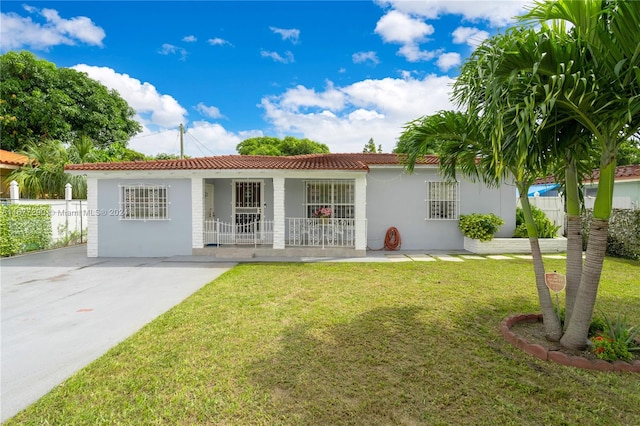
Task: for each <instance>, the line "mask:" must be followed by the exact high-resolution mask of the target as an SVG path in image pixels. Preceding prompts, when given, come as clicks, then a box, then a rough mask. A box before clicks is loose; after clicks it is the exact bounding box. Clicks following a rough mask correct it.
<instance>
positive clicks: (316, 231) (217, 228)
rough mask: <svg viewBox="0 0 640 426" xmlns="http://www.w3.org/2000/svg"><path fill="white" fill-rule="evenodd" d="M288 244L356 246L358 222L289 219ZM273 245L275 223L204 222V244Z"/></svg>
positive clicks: (299, 245)
mask: <svg viewBox="0 0 640 426" xmlns="http://www.w3.org/2000/svg"><path fill="white" fill-rule="evenodd" d="M286 225H287V226H286V245H287V246H295V247H321V248H325V247H355V245H356V221H355V219H307V218H287V219H286ZM251 244H252V245H255V246H257V245H262V244H273V221H271V220H265V221H262V222H252V223H248V224H244V225H234V224H232V223H227V222H222V221H220V220H218V219H216V220H205V221H204V245H205V246H206V245H216V246H220V245H251Z"/></svg>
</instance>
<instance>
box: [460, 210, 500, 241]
mask: <svg viewBox="0 0 640 426" xmlns="http://www.w3.org/2000/svg"><path fill="white" fill-rule="evenodd" d="M503 224H504V220H502V219H501V218H499V217H498V216H496V215H495V214H493V213H489V214H481V213H473V214H469V215H460V222H459V223H458V228H460V231H462V235H464V236H465V237H468V238H473V239H474V240H480V241H491V240H492V239H493V235H494V234H495V233H496V232H498V229H500V226H502V225H503Z"/></svg>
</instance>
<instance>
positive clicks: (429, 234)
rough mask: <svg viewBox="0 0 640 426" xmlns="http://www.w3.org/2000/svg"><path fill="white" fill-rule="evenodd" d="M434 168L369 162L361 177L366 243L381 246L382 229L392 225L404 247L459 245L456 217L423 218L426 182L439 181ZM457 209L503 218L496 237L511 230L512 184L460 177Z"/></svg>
mask: <svg viewBox="0 0 640 426" xmlns="http://www.w3.org/2000/svg"><path fill="white" fill-rule="evenodd" d="M441 180H442V178H441V177H440V175H439V173H438V170H437V168H436V167H424V166H423V167H416V168H415V171H414V173H413V174H411V175H409V174H407V173H405V172H404V170H403V169H402V168H401V167H377V168H376V167H372V168H371V171H370V173H369V175H368V176H367V206H366V211H367V245H368V248H369V249H373V250H376V249H381V248H383V247H384V240H385V236H386V233H387V230H388V229H389V228H390V227H395V228H397V229H398V232H399V234H400V238H401V242H402V244H401V249H404V250H463V249H464V240H463V236H462V233H461V232H460V230H459V229H458V220H428V219H427V200H426V197H427V189H426V188H427V182H428V181H441ZM459 183H460V214H470V213H495V214H496V215H498V216H500V217H501V218H502V219H504V221H505V224H504V225H503V226H502V227H501V229H500V231H499V233H498V234H497V236H498V237H510V236H511V235H512V234H513V231H514V229H515V200H516V195H515V187H513V186H509V185H503V186H502V187H501V188H497V189H495V188H486V187H484V186H483V185H482V184H479V183H473V182H469V181H465V180H460V182H459Z"/></svg>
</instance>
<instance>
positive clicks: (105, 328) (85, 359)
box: [0, 246, 234, 422]
mask: <svg viewBox="0 0 640 426" xmlns="http://www.w3.org/2000/svg"><path fill="white" fill-rule="evenodd" d="M203 260H207V259H202V258H200V259H197V258H192V257H179V258H117V259H116V258H97V259H96V258H92V259H90V258H87V257H86V247H85V246H76V247H69V248H64V249H59V250H52V251H47V252H40V253H35V254H28V255H24V256H19V257H15V258H8V259H2V260H1V261H0V268H1V275H0V276H1V278H2V281H1V289H2V292H1V296H2V301H1V306H2V315H1V316H2V330H1V332H2V334H1V338H2V341H1V342H2V344H1V350H2V354H1V358H2V366H1V368H2V370H1V374H2V378H1V382H2V394H1V401H0V402H1V419H0V421H2V422H4V421H5V420H7V419H8V418H10V417H12V416H14V415H15V414H17V413H18V412H19V411H20V410H22V409H24V408H26V407H27V406H28V405H30V404H31V403H33V402H35V401H37V400H38V399H39V398H40V397H42V396H43V395H45V394H46V393H47V392H49V391H50V390H51V389H52V388H53V387H54V386H56V385H58V384H59V383H61V382H63V381H64V380H65V379H66V378H68V377H69V376H71V375H72V374H73V373H74V372H76V371H78V370H79V369H81V368H83V367H84V366H86V365H87V364H89V363H90V362H91V361H93V360H95V359H96V358H98V357H100V356H101V355H102V354H104V353H105V352H106V351H107V350H108V349H109V348H111V347H113V346H114V345H115V344H117V343H118V342H120V341H122V340H124V339H126V338H127V337H129V336H131V335H132V334H133V333H135V332H136V331H138V330H139V329H140V328H142V326H144V325H145V324H147V323H148V322H150V321H151V320H153V319H154V318H156V317H157V316H158V315H160V314H162V313H163V312H166V311H167V310H169V309H170V308H171V307H173V306H175V305H177V304H178V303H180V302H181V301H182V300H184V299H185V298H187V297H188V296H189V295H191V294H192V293H194V292H195V291H196V290H198V289H199V288H201V287H202V286H204V285H205V284H207V283H208V282H210V281H211V280H213V279H215V278H217V277H218V276H219V275H220V274H222V273H223V272H225V271H227V270H228V269H230V268H231V267H233V266H234V264H233V263H214V262H211V261H203Z"/></svg>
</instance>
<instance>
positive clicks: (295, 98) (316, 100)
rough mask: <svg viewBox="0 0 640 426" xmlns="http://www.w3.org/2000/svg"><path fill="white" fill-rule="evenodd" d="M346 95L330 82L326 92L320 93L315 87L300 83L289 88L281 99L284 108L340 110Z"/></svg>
mask: <svg viewBox="0 0 640 426" xmlns="http://www.w3.org/2000/svg"><path fill="white" fill-rule="evenodd" d="M344 104H345V95H344V93H343V92H341V91H340V90H336V89H335V88H334V87H333V84H332V83H331V82H329V83H328V84H327V87H326V89H325V91H324V92H321V93H318V92H316V91H315V89H307V88H306V87H304V86H302V85H299V86H296V87H295V88H293V89H288V90H287V91H286V92H285V93H284V95H282V97H281V100H280V105H281V106H282V107H284V108H289V109H292V110H298V109H300V108H326V109H331V110H340V109H342V108H343V107H344Z"/></svg>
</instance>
